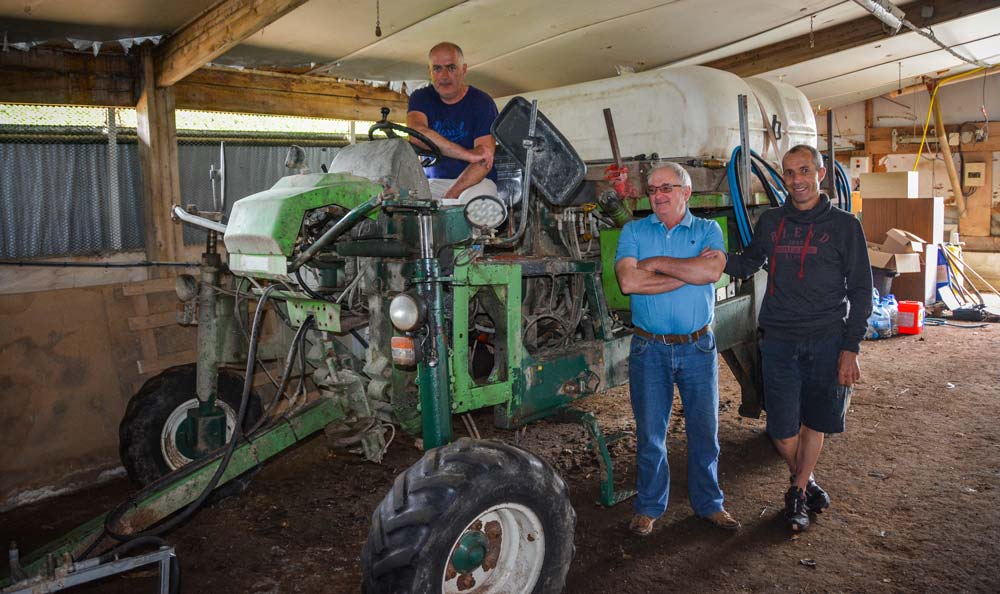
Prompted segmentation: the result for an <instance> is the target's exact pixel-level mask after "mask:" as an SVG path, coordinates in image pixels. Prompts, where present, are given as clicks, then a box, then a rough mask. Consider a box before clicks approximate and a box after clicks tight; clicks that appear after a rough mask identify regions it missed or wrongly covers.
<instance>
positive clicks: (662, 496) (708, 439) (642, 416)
mask: <svg viewBox="0 0 1000 594" xmlns="http://www.w3.org/2000/svg"><path fill="white" fill-rule="evenodd" d="M675 384H676V385H677V387H678V389H679V390H680V393H681V402H682V403H683V405H684V419H685V425H686V428H687V438H688V472H687V476H688V500H689V501H690V502H691V507H692V509H694V512H695V513H696V514H697V515H699V516H702V517H704V516H710V515H712V514H714V513H715V512H717V511H719V510H721V509H722V490H721V489H719V478H718V469H719V468H718V467H719V437H718V428H719V368H718V356H717V354H716V350H715V335H714V334H712V333H711V332H709V333H708V334H706V335H705V336H702V337H701V338H699V339H698V340H697V341H695V342H693V343H686V344H663V343H662V342H657V341H653V340H647V339H645V338H642V337H641V336H633V337H632V345H631V348H630V351H629V391H630V392H631V397H632V412H633V413H634V414H635V428H636V431H635V433H636V442H637V450H638V451H637V455H636V464H637V466H638V478H637V480H636V490H637V491H638V495H636V499H635V510H636V512H638V513H640V514H643V515H646V516H650V517H652V518H658V517H659V516H660V515H661V514H663V512H664V511H665V510H666V509H667V499H668V497H669V494H670V465H669V463H668V461H667V445H666V437H667V424H668V423H669V422H670V411H671V408H672V405H673V402H674V385H675Z"/></svg>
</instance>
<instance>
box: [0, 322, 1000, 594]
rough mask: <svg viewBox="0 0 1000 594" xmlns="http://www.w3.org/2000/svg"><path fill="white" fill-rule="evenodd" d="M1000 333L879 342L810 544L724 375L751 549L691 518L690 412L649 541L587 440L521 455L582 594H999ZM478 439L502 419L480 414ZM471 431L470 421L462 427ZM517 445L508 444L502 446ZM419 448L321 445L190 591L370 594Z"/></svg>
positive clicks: (30, 529) (94, 495)
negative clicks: (558, 527)
mask: <svg viewBox="0 0 1000 594" xmlns="http://www.w3.org/2000/svg"><path fill="white" fill-rule="evenodd" d="M998 353H1000V326H998V325H997V324H992V325H990V326H989V327H987V328H983V329H978V330H972V329H960V328H952V327H929V328H926V329H925V331H924V334H923V335H922V336H920V337H898V338H892V339H889V340H884V341H878V342H871V343H865V344H864V345H863V353H862V357H863V358H862V383H861V384H860V385H858V386H857V390H856V392H855V395H854V397H853V401H852V404H851V409H850V412H849V414H848V428H847V432H846V433H845V434H843V435H840V436H836V437H833V438H831V439H829V440H828V441H827V446H826V449H825V451H824V454H823V457H822V459H821V461H820V465H819V467H818V469H817V477H818V479H819V481H820V483H821V484H822V485H823V486H824V487H825V488H826V489H827V490H828V491H829V492H830V494H831V497H832V499H833V505H832V507H831V508H830V509H829V510H827V512H826V513H823V514H822V515H820V516H818V518H817V519H816V521H815V522H814V525H813V527H812V528H811V529H810V530H809V531H808V532H806V533H805V534H803V535H801V536H792V535H790V534H789V533H788V532H787V531H786V530H785V528H784V527H783V525H782V522H781V520H780V515H779V514H780V511H781V507H782V494H783V492H784V490H785V488H786V486H787V480H788V473H787V470H786V469H785V467H784V464H783V463H782V462H781V460H780V459H779V457H778V456H777V454H776V453H775V452H774V450H773V449H772V447H771V445H770V443H769V441H768V439H767V437H766V435H765V433H764V422H763V420H762V419H761V420H753V419H743V418H740V417H739V416H738V414H737V408H738V403H739V392H738V387H737V385H736V382H735V380H734V379H733V378H732V376H731V375H730V374H729V373H728V371H727V370H725V365H724V364H723V365H722V369H723V370H724V371H723V372H722V373H721V388H720V389H721V396H720V403H721V405H720V418H721V422H720V429H719V438H720V441H721V444H722V458H721V460H720V480H721V483H722V487H723V489H724V490H725V493H726V506H727V508H728V509H729V510H730V511H731V512H733V514H734V515H735V516H737V517H738V518H739V519H740V520H741V521H742V523H743V528H742V530H740V531H739V532H738V533H736V534H728V533H723V532H722V531H719V530H718V529H715V528H713V527H712V526H710V525H709V524H708V523H707V522H705V521H703V520H699V519H698V518H696V517H694V516H693V515H692V513H691V509H690V507H689V506H688V503H687V488H686V484H685V482H686V481H685V471H684V469H685V455H686V446H685V438H684V432H683V421H682V417H681V415H678V414H676V413H677V412H678V411H679V406H680V404H679V401H678V403H677V404H675V415H674V420H673V423H672V426H671V431H670V436H669V438H668V439H669V446H670V464H671V469H672V471H673V486H672V490H671V497H670V507H669V509H668V511H667V513H666V515H665V516H664V517H663V518H661V520H660V521H659V522H658V523H657V526H656V529H655V531H654V532H653V534H652V535H651V536H650V537H648V538H645V539H642V538H638V537H634V536H632V535H631V534H630V533H628V531H627V530H626V524H627V522H628V519H629V517H630V515H631V505H630V503H624V504H620V505H618V506H616V507H614V508H611V509H606V508H602V507H600V506H599V505H597V504H596V499H597V495H598V478H597V476H598V475H597V470H598V467H597V463H596V460H595V458H594V456H593V454H591V453H590V452H589V450H588V448H587V442H586V439H585V435H584V433H583V430H582V429H580V428H579V427H577V426H573V425H557V424H552V423H543V424H540V425H534V426H532V427H531V428H529V429H528V431H527V434H526V437H525V440H524V442H523V445H524V447H526V448H528V449H530V450H533V451H535V452H537V453H539V454H541V455H542V456H543V457H544V458H546V459H547V460H549V461H550V462H551V463H552V464H553V465H554V466H555V467H556V469H557V470H559V471H560V473H561V474H562V475H563V476H564V478H566V480H567V481H568V483H569V485H570V489H571V495H572V501H573V505H574V507H575V508H576V512H577V527H576V558H575V560H574V561H573V565H572V567H571V569H570V571H569V577H568V584H567V587H566V591H567V592H569V593H572V594H590V593H594V594H596V593H615V594H629V593H639V592H694V593H716V592H838V593H840V592H844V593H846V592H865V593H881V592H886V593H888V592H898V593H922V592H983V593H995V592H1000V566H998V559H1000V513H998V511H997V510H998V509H1000V423H998V420H1000V390H998V385H1000V365H998ZM586 407H587V408H589V409H590V410H593V411H595V412H596V413H597V415H598V418H599V419H600V421H601V423H602V426H603V428H604V429H605V430H606V431H609V432H610V431H614V430H616V429H625V430H631V429H632V428H633V424H632V421H631V411H630V409H629V405H628V395H627V388H619V389H615V390H611V391H609V392H607V393H605V394H603V395H602V396H600V397H598V398H595V399H592V400H590V401H588V403H587V405H586ZM476 419H477V422H478V425H479V427H480V429H481V430H482V431H483V433H484V436H486V434H489V435H496V434H497V433H498V432H497V431H495V430H493V429H491V428H490V416H489V415H488V414H482V415H477V417H476ZM462 430H463V429H462V425H461V424H460V423H456V431H459V432H461V431H462ZM505 437H507V438H509V437H511V435H510V434H506V435H505ZM633 448H634V440H632V439H626V440H624V441H623V442H620V443H618V444H616V445H615V446H614V452H613V453H614V458H615V468H616V471H617V472H618V479H619V482H620V483H621V485H622V486H629V485H631V483H632V482H633V480H634V453H633ZM419 455H420V453H419V452H418V451H417V449H416V448H415V447H414V445H413V440H412V439H405V438H399V439H397V440H396V441H395V442H394V443H393V444H392V447H391V449H390V451H389V453H388V456H387V458H386V461H385V463H384V464H383V465H381V466H375V465H372V464H367V463H364V462H361V461H360V460H358V459H357V458H356V457H354V456H351V455H348V454H340V453H338V454H334V453H331V452H330V451H328V450H327V448H326V445H325V443H324V440H323V438H322V437H319V438H317V439H313V440H311V441H309V442H307V443H306V444H304V445H303V446H301V447H299V448H297V449H296V450H294V451H291V452H289V453H287V454H285V455H283V456H282V457H281V458H279V460H278V461H276V462H275V463H273V464H271V465H270V466H268V467H266V468H264V469H263V470H262V471H261V472H260V474H259V475H258V476H257V477H256V478H255V479H254V481H253V483H252V484H251V486H250V488H249V489H248V490H247V491H246V492H245V493H243V494H242V495H240V496H237V497H231V498H229V499H226V500H224V501H222V502H220V503H218V504H216V505H214V506H212V507H210V508H207V509H205V510H203V511H202V512H200V513H199V514H198V515H197V516H196V518H195V520H194V521H192V522H189V523H188V524H187V525H185V526H183V527H181V528H180V529H178V530H177V531H175V532H174V533H173V534H171V535H170V537H169V540H170V541H171V542H172V543H173V544H175V545H176V547H177V552H178V555H179V558H180V560H181V564H182V567H183V591H184V592H216V593H221V594H224V593H230V592H246V593H254V594H265V593H292V592H301V593H306V594H319V593H323V594H336V593H347V592H357V591H359V589H360V587H359V583H360V577H361V570H360V567H359V553H360V550H361V546H362V543H363V542H364V539H365V538H366V535H367V532H368V527H369V522H370V516H371V512H372V510H373V509H374V508H375V506H376V505H377V504H378V502H379V500H381V498H382V497H383V495H384V494H385V492H386V490H387V489H388V487H389V485H390V484H391V481H392V479H393V477H394V476H395V475H396V474H397V473H399V472H401V471H402V470H404V469H405V468H406V467H407V466H408V465H410V464H411V463H412V462H414V461H415V460H416V459H417V458H418V457H419ZM127 489H128V485H127V484H126V482H125V481H124V480H121V481H117V482H114V483H110V484H107V485H104V486H101V487H99V488H96V489H94V490H92V491H90V492H88V493H81V494H77V495H74V496H69V497H64V498H61V499H58V500H49V501H47V502H43V503H40V504H36V505H32V506H30V507H26V508H22V509H19V510H16V511H15V512H12V513H8V514H6V515H0V533H2V540H3V541H5V542H6V541H8V540H11V539H16V540H17V541H18V542H19V543H20V544H21V545H22V547H23V548H24V549H30V548H31V547H32V546H36V545H38V544H40V543H42V542H44V541H46V540H48V539H50V538H52V537H54V536H56V535H58V534H61V533H62V532H63V531H65V530H66V529H68V528H69V527H71V526H73V525H74V524H75V523H78V522H80V521H82V520H85V519H88V518H89V517H92V516H94V515H96V514H97V513H98V512H100V511H101V510H103V509H107V508H108V507H110V506H111V505H112V504H113V503H114V502H116V501H117V500H118V499H119V498H121V497H123V496H124V495H125V493H126V492H127ZM86 591H91V592H107V593H117V592H137V591H143V592H153V591H155V587H154V585H153V583H152V578H151V577H149V576H148V575H147V576H146V577H124V578H122V577H119V578H113V579H111V580H109V581H107V582H105V583H103V584H101V585H100V586H98V587H90V588H87V589H86Z"/></svg>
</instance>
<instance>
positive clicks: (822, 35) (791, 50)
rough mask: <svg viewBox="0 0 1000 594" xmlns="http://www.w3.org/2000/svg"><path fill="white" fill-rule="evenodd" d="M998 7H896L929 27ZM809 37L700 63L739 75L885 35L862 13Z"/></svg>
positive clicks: (990, 0) (971, 1) (967, 1)
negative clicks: (927, 12)
mask: <svg viewBox="0 0 1000 594" xmlns="http://www.w3.org/2000/svg"><path fill="white" fill-rule="evenodd" d="M928 6H929V7H932V8H933V9H934V14H933V16H931V17H930V18H929V19H922V18H920V11H921V10H922V9H923V8H924V7H928ZM998 6H1000V1H997V0H920V1H919V2H910V3H909V4H906V5H905V6H900V8H901V9H902V10H903V11H904V12H906V15H907V18H908V20H909V21H910V22H912V23H913V24H915V25H917V26H920V27H929V26H932V25H937V24H939V23H944V22H946V21H950V20H954V19H957V18H960V17H964V16H969V15H971V14H975V13H977V12H982V11H984V10H989V9H991V8H996V7H998ZM809 37H810V36H809V35H808V34H805V35H799V36H798V37H793V38H791V39H787V40H785V41H779V42H777V43H772V44H770V45H765V46H764V47H759V48H756V49H752V50H749V51H745V52H740V53H738V54H736V55H733V56H729V57H726V58H720V59H718V60H713V61H711V62H708V63H706V64H703V66H710V67H712V68H719V69H720V70H728V71H729V72H732V73H733V74H736V75H738V76H741V77H747V76H754V75H757V74H761V73H764V72H770V71H772V70H777V69H779V68H784V67H786V66H791V65H793V64H798V63H800V62H805V61H808V60H812V59H815V58H819V57H822V56H827V55H830V54H834V53H837V52H842V51H844V50H847V49H851V48H854V47H859V46H862V45H867V44H869V43H873V42H876V41H880V40H882V39H886V38H888V37H889V36H888V35H887V34H886V33H885V31H884V30H883V28H882V23H881V22H879V20H878V19H876V18H875V17H873V16H864V17H862V18H859V19H855V20H853V21H849V22H846V23H841V24H840V25H834V26H832V27H827V28H826V29H820V30H818V31H815V32H814V33H813V36H812V37H813V43H812V47H810V39H809Z"/></svg>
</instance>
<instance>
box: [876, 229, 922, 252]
mask: <svg viewBox="0 0 1000 594" xmlns="http://www.w3.org/2000/svg"><path fill="white" fill-rule="evenodd" d="M925 243H927V242H926V241H924V240H923V239H921V238H920V237H917V236H916V235H914V234H913V233H910V232H909V231H904V230H902V229H889V230H888V231H886V232H885V241H884V242H882V251H883V252H892V253H893V254H922V253H923V252H924V244H925Z"/></svg>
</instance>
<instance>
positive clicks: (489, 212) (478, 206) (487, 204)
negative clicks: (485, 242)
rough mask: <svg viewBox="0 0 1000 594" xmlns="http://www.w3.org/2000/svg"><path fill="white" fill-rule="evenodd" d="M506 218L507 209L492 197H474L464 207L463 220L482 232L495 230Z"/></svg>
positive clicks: (497, 199)
mask: <svg viewBox="0 0 1000 594" xmlns="http://www.w3.org/2000/svg"><path fill="white" fill-rule="evenodd" d="M506 218H507V207H506V206H505V205H504V203H503V202H501V201H500V199H499V198H494V197H493V196H476V197H475V198H473V199H472V200H469V203H468V204H466V205H465V220H467V221H469V224H470V225H472V226H473V227H477V228H479V229H482V230H484V231H486V230H492V229H496V228H497V227H499V226H500V225H501V224H502V223H503V222H504V220H505V219H506Z"/></svg>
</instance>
